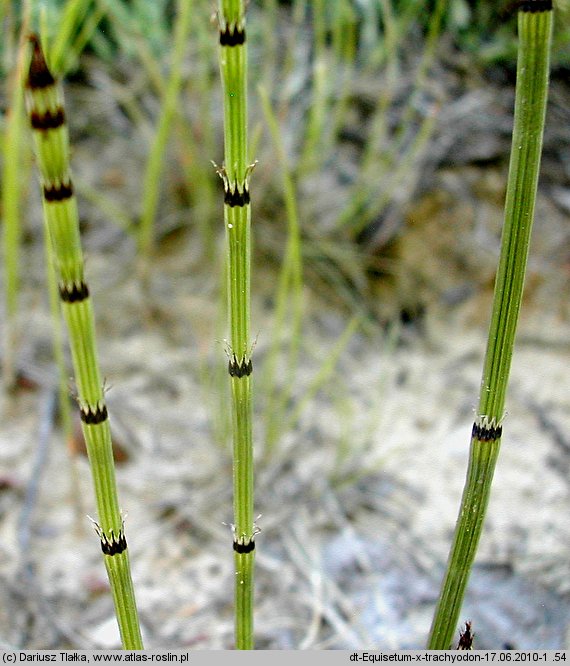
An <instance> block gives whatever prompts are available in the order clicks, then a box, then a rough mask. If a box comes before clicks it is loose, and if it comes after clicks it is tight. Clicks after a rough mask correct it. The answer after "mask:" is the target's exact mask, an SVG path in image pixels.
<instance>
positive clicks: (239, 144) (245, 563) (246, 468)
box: [218, 0, 257, 650]
mask: <svg viewBox="0 0 570 666" xmlns="http://www.w3.org/2000/svg"><path fill="white" fill-rule="evenodd" d="M245 23H246V22H245V3H244V1H243V0H220V2H219V10H218V24H219V61H220V74H221V80H222V91H223V103H224V166H223V167H222V168H220V169H218V173H219V175H220V177H221V178H222V181H223V184H224V223H225V229H226V240H227V264H228V270H227V275H228V284H227V293H228V309H229V319H230V342H229V357H230V359H229V364H228V372H229V375H230V384H231V395H232V429H233V457H234V465H233V484H234V501H233V504H234V526H233V529H234V543H233V548H234V563H235V571H236V573H235V576H236V579H235V638H236V647H237V648H238V649H242V650H250V649H253V647H254V637H253V593H254V586H253V578H254V557H255V542H254V539H255V534H256V531H257V530H256V527H255V525H254V521H253V488H254V483H253V437H252V412H251V410H252V403H251V385H252V378H251V375H252V372H253V362H252V359H251V353H252V346H251V342H250V281H251V277H250V276H251V235H250V227H251V202H250V194H249V178H250V175H251V170H252V165H251V164H250V163H249V159H248V152H247V47H246V24H245Z"/></svg>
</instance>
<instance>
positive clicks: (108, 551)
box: [101, 530, 127, 555]
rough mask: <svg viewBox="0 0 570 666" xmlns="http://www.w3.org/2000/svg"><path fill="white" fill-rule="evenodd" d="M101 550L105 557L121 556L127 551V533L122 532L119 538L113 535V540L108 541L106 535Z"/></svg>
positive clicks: (102, 538) (102, 539) (103, 536)
mask: <svg viewBox="0 0 570 666" xmlns="http://www.w3.org/2000/svg"><path fill="white" fill-rule="evenodd" d="M101 550H102V551H103V553H104V554H105V555H120V554H121V553H123V552H124V551H125V550H127V539H126V537H125V533H124V532H123V531H122V530H121V532H119V536H118V537H115V535H114V534H113V533H111V538H110V539H108V538H107V537H106V536H105V535H102V536H101Z"/></svg>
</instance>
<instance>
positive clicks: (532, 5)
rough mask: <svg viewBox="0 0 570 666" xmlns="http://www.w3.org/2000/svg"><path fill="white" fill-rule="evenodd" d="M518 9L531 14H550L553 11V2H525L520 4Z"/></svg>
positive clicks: (537, 0) (545, 0)
mask: <svg viewBox="0 0 570 666" xmlns="http://www.w3.org/2000/svg"><path fill="white" fill-rule="evenodd" d="M517 9H518V10H519V11H521V12H530V13H531V14H536V13H538V12H549V11H552V0H523V2H519V3H518V7H517Z"/></svg>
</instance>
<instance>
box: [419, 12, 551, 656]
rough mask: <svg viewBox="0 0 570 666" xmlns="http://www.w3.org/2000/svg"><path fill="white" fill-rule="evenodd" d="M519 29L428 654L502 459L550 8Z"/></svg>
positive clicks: (453, 613)
mask: <svg viewBox="0 0 570 666" xmlns="http://www.w3.org/2000/svg"><path fill="white" fill-rule="evenodd" d="M518 30H519V50H518V61H517V84H516V97H515V119H514V127H513V139H512V148H511V159H510V165H509V177H508V182H507V196H506V202H505V220H504V227H503V236H502V240H501V255H500V259H499V268H498V271H497V278H496V281H495V293H494V300H493V312H492V316H491V324H490V328H489V336H488V341H487V351H486V355H485V364H484V369H483V378H482V381H481V390H480V396H479V407H478V413H477V418H476V420H475V423H474V425H473V430H472V436H471V446H470V453H469V466H468V470H467V479H466V482H465V488H464V491H463V497H462V500H461V508H460V512H459V517H458V520H457V525H456V528H455V535H454V540H453V545H452V548H451V552H450V556H449V560H448V564H447V570H446V573H445V577H444V580H443V584H442V589H441V593H440V597H439V601H438V605H437V609H436V612H435V616H434V620H433V624H432V628H431V633H430V638H429V642H428V649H431V650H446V649H449V647H450V646H451V643H452V641H453V636H454V633H455V631H456V627H457V622H458V619H459V613H460V611H461V605H462V603H463V596H464V594H465V588H466V586H467V582H468V579H469V574H470V572H471V567H472V565H473V562H474V559H475V555H476V552H477V545H478V543H479V538H480V536H481V531H482V528H483V522H484V519H485V513H486V510H487V505H488V502H489V497H490V492H491V483H492V480H493V473H494V471H495V465H496V462H497V458H498V455H499V449H500V444H501V436H502V419H503V415H504V408H505V397H506V392H507V385H508V379H509V373H510V369H511V359H512V355H513V346H514V342H515V333H516V327H517V321H518V316H519V311H520V306H521V300H522V293H523V287H524V277H525V271H526V263H527V257H528V251H529V244H530V236H531V230H532V224H533V220H534V207H535V201H536V190H537V184H538V173H539V167H540V155H541V150H542V136H543V131H544V119H545V114H546V100H547V92H548V72H549V58H550V42H551V35H552V4H551V2H550V1H549V0H548V1H545V0H528V1H527V2H523V3H521V5H520V11H519V14H518ZM475 629H476V627H475Z"/></svg>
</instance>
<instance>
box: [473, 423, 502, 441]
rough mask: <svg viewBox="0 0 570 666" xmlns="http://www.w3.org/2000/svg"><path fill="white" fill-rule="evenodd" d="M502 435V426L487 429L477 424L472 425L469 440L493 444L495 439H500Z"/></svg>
mask: <svg viewBox="0 0 570 666" xmlns="http://www.w3.org/2000/svg"><path fill="white" fill-rule="evenodd" d="M502 434H503V427H502V426H500V425H499V426H494V427H491V428H487V427H485V426H482V425H478V424H477V423H474V424H473V430H472V431H471V438H474V439H478V440H479V441H480V442H494V441H495V440H497V439H500V437H501V435H502Z"/></svg>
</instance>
